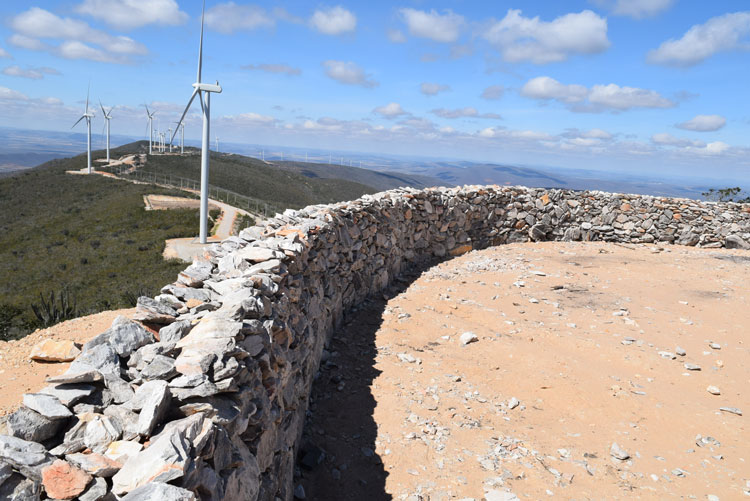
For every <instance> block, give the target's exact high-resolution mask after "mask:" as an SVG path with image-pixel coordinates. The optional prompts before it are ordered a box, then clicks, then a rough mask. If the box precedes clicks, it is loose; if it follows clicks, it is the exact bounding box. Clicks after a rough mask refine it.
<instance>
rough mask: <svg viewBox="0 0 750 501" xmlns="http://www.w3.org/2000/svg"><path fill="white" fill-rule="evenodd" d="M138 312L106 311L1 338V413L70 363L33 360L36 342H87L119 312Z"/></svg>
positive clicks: (127, 312)
mask: <svg viewBox="0 0 750 501" xmlns="http://www.w3.org/2000/svg"><path fill="white" fill-rule="evenodd" d="M134 313H135V308H130V309H126V310H116V311H105V312H102V313H97V314H95V315H89V316H86V317H80V318H75V319H73V320H68V321H67V322H62V323H60V324H57V325H55V326H53V327H50V328H48V329H41V330H37V331H34V332H32V333H31V334H29V335H28V336H26V337H24V338H23V339H19V340H16V341H0V381H2V384H0V416H3V415H5V414H8V413H9V412H12V411H13V410H14V409H16V408H18V406H19V405H20V404H21V397H22V395H23V394H24V393H29V392H34V391H37V390H41V389H42V388H44V387H45V386H47V383H45V382H44V380H45V378H47V377H49V376H56V375H59V374H62V373H63V372H65V371H66V370H67V369H68V366H69V365H70V364H66V363H44V362H34V361H31V360H30V359H29V354H30V353H31V349H32V348H33V347H34V345H35V344H37V343H39V342H40V341H42V340H44V339H53V340H56V341H60V340H72V341H74V342H76V343H80V344H83V343H85V342H86V341H88V340H89V339H91V338H93V337H94V336H96V335H98V334H100V333H102V332H104V331H105V330H107V329H108V328H109V327H110V325H112V322H113V321H114V319H115V318H116V317H117V316H118V315H124V316H127V317H130V316H132V315H133V314H134Z"/></svg>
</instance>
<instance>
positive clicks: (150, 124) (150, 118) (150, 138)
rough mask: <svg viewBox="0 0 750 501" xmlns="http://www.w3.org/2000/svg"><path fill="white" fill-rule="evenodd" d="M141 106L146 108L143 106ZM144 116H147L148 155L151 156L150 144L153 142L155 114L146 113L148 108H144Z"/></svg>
mask: <svg viewBox="0 0 750 501" xmlns="http://www.w3.org/2000/svg"><path fill="white" fill-rule="evenodd" d="M143 106H146V105H145V104H144V105H143ZM146 115H148V131H149V134H148V154H149V155H153V154H154V152H153V148H152V143H153V140H154V115H156V112H153V113H151V112H150V111H148V106H146Z"/></svg>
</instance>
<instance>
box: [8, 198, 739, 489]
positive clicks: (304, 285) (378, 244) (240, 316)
mask: <svg viewBox="0 0 750 501" xmlns="http://www.w3.org/2000/svg"><path fill="white" fill-rule="evenodd" d="M529 240H534V241H540V240H605V241H618V242H628V243H633V242H636V243H649V242H673V243H678V244H684V245H699V246H702V247H721V246H726V247H743V248H750V244H748V242H750V206H747V205H744V206H743V205H739V204H731V203H730V204H718V203H702V202H697V201H693V200H677V199H666V198H655V197H644V196H635V195H619V194H608V193H602V192H572V191H567V190H541V189H529V188H521V187H463V188H435V189H429V190H423V191H418V190H414V189H399V190H392V191H389V192H384V193H379V194H376V195H367V196H364V197H362V198H360V199H358V200H355V201H352V202H345V203H339V204H333V205H321V206H310V207H307V208H305V209H303V210H300V211H292V210H289V211H286V212H285V213H284V214H277V215H276V217H275V218H273V219H270V220H268V221H265V222H264V223H263V224H262V225H261V226H255V227H252V228H248V229H246V230H243V231H242V233H241V234H240V236H239V237H231V238H229V239H227V240H225V241H223V242H222V243H221V244H215V245H213V246H211V247H209V248H208V250H207V251H206V254H205V256H204V257H203V258H202V259H200V260H197V261H196V262H194V263H193V264H192V265H190V266H189V267H188V268H187V269H185V270H184V271H183V272H182V273H180V275H179V277H178V279H177V281H176V282H175V283H173V284H170V285H167V286H166V287H164V288H163V289H162V291H161V294H160V295H158V296H156V297H155V298H147V297H142V298H140V299H139V300H138V308H137V316H136V319H137V320H139V321H140V322H142V323H139V322H136V321H132V320H128V319H125V318H118V319H116V320H115V322H114V323H113V325H112V327H111V328H110V329H108V330H107V331H105V332H103V333H102V334H100V335H99V336H97V337H96V338H94V339H92V340H91V341H89V342H88V343H86V345H84V346H83V348H82V351H81V354H80V355H79V356H78V357H77V358H76V360H75V361H74V362H73V363H72V364H71V366H70V369H69V370H68V371H67V372H66V373H65V374H63V375H62V376H56V377H53V378H49V379H48V381H49V383H50V386H48V387H47V388H45V389H43V390H42V391H41V392H39V393H37V394H28V395H25V396H24V398H23V405H22V406H21V408H20V409H19V410H18V411H16V412H15V413H13V414H12V415H10V416H9V417H8V418H7V420H6V422H5V432H6V434H7V435H6V436H0V498H2V499H6V498H7V499H29V500H31V499H82V500H87V501H95V500H100V499H123V500H129V501H132V500H146V499H156V498H157V497H158V498H160V499H163V500H165V501H170V500H191V499H201V500H214V499H216V500H218V499H227V500H243V501H246V500H254V499H263V500H266V499H268V500H272V499H277V498H279V499H291V497H292V495H293V491H292V490H291V486H292V477H293V472H294V460H295V450H296V446H297V443H298V441H299V438H300V436H301V432H302V426H303V422H304V416H305V411H306V409H307V397H308V395H309V392H310V388H311V385H312V380H313V378H314V376H315V374H316V372H317V368H318V366H319V363H320V358H321V354H322V351H323V348H324V346H325V344H326V342H327V341H328V338H329V336H330V334H331V332H332V331H333V329H334V328H335V327H336V326H337V324H338V322H340V321H341V320H342V317H343V314H344V312H345V311H346V310H348V309H349V308H351V307H353V306H356V305H357V304H358V303H359V302H361V301H362V300H363V299H364V298H366V297H367V296H368V295H370V294H373V293H376V292H379V291H382V290H383V289H385V288H386V287H387V286H388V285H389V284H390V283H391V281H392V280H393V279H394V277H396V276H397V275H398V274H399V273H400V272H401V270H402V269H404V267H405V266H407V265H410V264H414V263H425V262H429V261H431V260H434V259H436V258H443V257H447V256H451V255H458V254H461V253H464V252H467V251H469V250H471V249H476V248H483V247H487V246H489V245H497V244H502V243H509V242H519V241H529ZM144 325H146V326H148V327H149V328H145V327H144Z"/></svg>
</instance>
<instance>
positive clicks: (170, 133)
mask: <svg viewBox="0 0 750 501" xmlns="http://www.w3.org/2000/svg"><path fill="white" fill-rule="evenodd" d="M167 130H168V131H169V135H170V136H171V135H172V127H170V128H169V129H167ZM176 132H177V131H176V130H175V133H176ZM169 152H170V153H172V142H171V141H170V142H169Z"/></svg>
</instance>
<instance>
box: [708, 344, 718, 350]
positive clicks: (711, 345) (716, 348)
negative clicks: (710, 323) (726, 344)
mask: <svg viewBox="0 0 750 501" xmlns="http://www.w3.org/2000/svg"><path fill="white" fill-rule="evenodd" d="M708 346H709V347H710V348H711V349H713V350H720V349H721V345H720V344H719V343H708Z"/></svg>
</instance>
